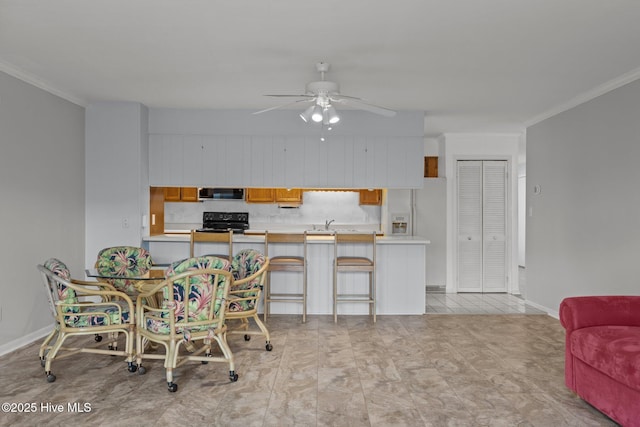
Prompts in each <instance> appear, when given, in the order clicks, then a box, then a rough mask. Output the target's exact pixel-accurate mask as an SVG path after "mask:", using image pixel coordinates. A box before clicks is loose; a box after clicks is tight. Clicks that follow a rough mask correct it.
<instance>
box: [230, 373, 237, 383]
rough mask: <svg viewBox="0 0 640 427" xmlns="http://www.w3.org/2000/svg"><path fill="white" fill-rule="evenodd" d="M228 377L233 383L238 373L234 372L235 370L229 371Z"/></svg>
mask: <svg viewBox="0 0 640 427" xmlns="http://www.w3.org/2000/svg"><path fill="white" fill-rule="evenodd" d="M229 379H230V380H231V382H233V383H235V382H236V381H238V374H236V371H229Z"/></svg>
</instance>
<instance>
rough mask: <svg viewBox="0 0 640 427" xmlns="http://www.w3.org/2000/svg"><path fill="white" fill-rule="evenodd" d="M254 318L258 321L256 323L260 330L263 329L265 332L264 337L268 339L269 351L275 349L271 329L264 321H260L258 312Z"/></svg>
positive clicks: (267, 346)
mask: <svg viewBox="0 0 640 427" xmlns="http://www.w3.org/2000/svg"><path fill="white" fill-rule="evenodd" d="M253 320H255V321H256V325H258V328H260V331H262V333H263V334H264V339H265V341H266V344H265V346H266V349H267V351H271V350H273V346H272V345H271V335H270V334H269V330H268V329H267V327H266V326H265V325H264V323H262V322H261V321H260V317H258V314H257V313H256V314H255V315H254V316H253Z"/></svg>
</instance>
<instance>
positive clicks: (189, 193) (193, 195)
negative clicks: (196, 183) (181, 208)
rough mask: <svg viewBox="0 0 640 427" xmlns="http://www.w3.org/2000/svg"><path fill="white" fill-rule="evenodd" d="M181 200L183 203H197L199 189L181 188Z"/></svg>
mask: <svg viewBox="0 0 640 427" xmlns="http://www.w3.org/2000/svg"><path fill="white" fill-rule="evenodd" d="M180 200H181V201H183V202H197V201H198V187H180Z"/></svg>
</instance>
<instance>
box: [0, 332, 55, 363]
mask: <svg viewBox="0 0 640 427" xmlns="http://www.w3.org/2000/svg"><path fill="white" fill-rule="evenodd" d="M50 332H51V326H45V327H44V328H42V329H38V330H37V331H34V332H31V333H30V334H27V335H25V336H23V337H20V338H18V339H17V340H13V341H9V342H8V343H6V344H3V345H0V356H4V355H5V354H7V353H11V352H12V351H15V350H18V349H19V348H22V347H24V346H26V345H29V344H31V343H32V342H34V341H37V340H39V339H40V338H43V337H46V336H47V335H49V333H50Z"/></svg>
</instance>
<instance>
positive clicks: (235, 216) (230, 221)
mask: <svg viewBox="0 0 640 427" xmlns="http://www.w3.org/2000/svg"><path fill="white" fill-rule="evenodd" d="M248 229H249V213H248V212H204V213H203V214H202V228H199V229H197V230H196V231H199V232H205V233H216V232H217V233H221V232H225V231H228V230H233V232H234V233H240V234H242V233H244V231H245V230H248Z"/></svg>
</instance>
